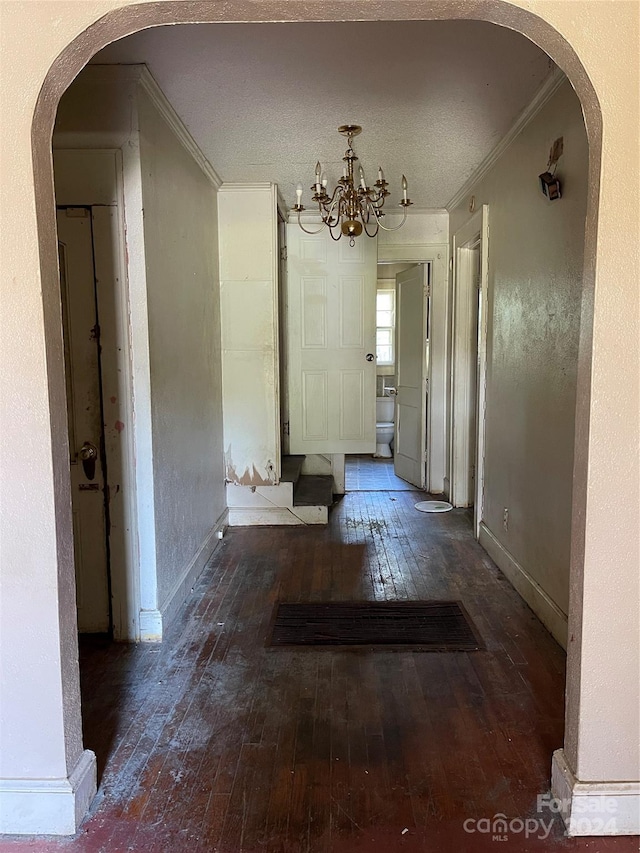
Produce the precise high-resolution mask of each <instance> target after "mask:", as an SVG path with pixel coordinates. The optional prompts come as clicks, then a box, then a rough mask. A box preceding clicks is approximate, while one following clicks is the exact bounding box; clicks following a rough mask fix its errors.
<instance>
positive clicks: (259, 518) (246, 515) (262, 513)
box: [229, 506, 329, 527]
mask: <svg viewBox="0 0 640 853" xmlns="http://www.w3.org/2000/svg"><path fill="white" fill-rule="evenodd" d="M328 512H329V511H328V509H327V507H326V506H323V507H316V506H294V507H284V506H271V507H230V508H229V527H290V526H292V525H299V526H302V525H307V524H326V523H327V520H328Z"/></svg>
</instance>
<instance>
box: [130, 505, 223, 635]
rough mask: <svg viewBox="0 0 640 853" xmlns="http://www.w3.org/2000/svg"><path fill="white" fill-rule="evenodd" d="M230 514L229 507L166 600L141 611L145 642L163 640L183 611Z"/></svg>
mask: <svg viewBox="0 0 640 853" xmlns="http://www.w3.org/2000/svg"><path fill="white" fill-rule="evenodd" d="M228 518H229V510H227V509H225V511H224V512H223V513H222V515H221V516H220V518H219V519H218V520H217V521H216V523H215V524H214V526H213V527H212V528H211V530H210V531H209V533H208V535H207V537H206V539H205V540H204V542H203V543H202V545H201V546H200V548H198V551H197V553H196V554H195V556H194V557H193V559H192V560H191V561H190V562H189V564H188V565H187V566H186V567H185V568H184V570H183V571H182V572H181V574H180V576H179V577H178V579H177V580H176V582H175V583H174V585H173V587H172V588H171V590H170V592H169V594H168V595H167V597H166V598H165V600H164V602H163V604H161V605H160V607H158V608H157V609H154V610H141V611H140V640H141V641H142V642H143V643H159V642H161V641H162V635H163V631H164V629H165V628H166V626H167V625H169V624H170V623H171V621H172V620H173V619H174V617H175V616H176V615H177V613H178V612H179V610H180V608H181V607H182V605H183V604H184V602H185V601H186V599H187V596H188V595H189V594H190V592H191V590H192V588H193V586H194V584H195V582H196V581H197V580H198V578H199V577H200V575H201V573H202V570H203V569H204V567H205V566H206V564H207V562H208V560H209V558H210V557H211V555H212V554H213V552H214V551H215V549H216V548H217V546H218V545H219V543H220V539H219V537H218V533H219V531H224V528H225V527H226V526H227V524H228V523H229V521H228Z"/></svg>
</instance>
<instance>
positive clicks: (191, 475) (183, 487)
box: [138, 90, 225, 617]
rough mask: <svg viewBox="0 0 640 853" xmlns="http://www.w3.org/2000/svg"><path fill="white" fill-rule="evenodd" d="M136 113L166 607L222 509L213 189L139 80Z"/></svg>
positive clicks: (161, 595)
mask: <svg viewBox="0 0 640 853" xmlns="http://www.w3.org/2000/svg"><path fill="white" fill-rule="evenodd" d="M138 120H139V127H140V162H141V173H142V204H143V210H144V242H145V258H146V284H147V300H148V301H147V305H148V318H149V355H150V373H151V417H152V444H153V481H154V496H155V525H156V536H155V539H156V572H157V607H158V609H159V610H160V611H161V612H162V613H163V615H164V616H165V617H166V616H167V612H166V611H167V608H170V607H173V608H175V607H177V606H179V605H180V603H181V602H182V600H183V598H184V594H185V592H186V590H182V591H180V590H179V589H177V587H179V586H180V585H181V584H184V581H185V578H186V576H187V575H188V574H189V573H190V570H191V569H192V563H193V561H194V560H198V559H199V560H200V566H199V568H200V569H201V568H202V558H204V559H206V558H207V557H208V556H209V554H210V552H211V551H212V550H213V546H214V540H213V539H212V533H213V532H214V528H215V527H216V525H217V524H218V521H219V519H220V517H221V516H222V515H223V513H224V509H225V495H224V473H223V464H222V460H223V454H222V393H221V371H220V308H219V281H218V257H217V210H216V192H215V189H214V187H213V186H212V185H211V182H210V180H209V178H208V177H207V176H206V175H205V174H204V173H203V171H202V169H201V168H200V165H199V164H198V163H196V162H195V160H194V159H193V157H192V156H191V155H190V154H189V153H188V152H187V151H186V150H185V148H184V146H183V144H182V143H181V141H180V140H179V139H178V138H177V137H176V135H175V133H174V132H173V130H172V129H171V128H170V127H169V125H168V124H167V122H166V121H165V119H164V118H163V117H162V116H161V115H160V113H159V112H158V109H157V107H156V106H155V105H154V103H153V102H152V101H151V99H150V98H149V96H148V94H147V93H146V92H144V91H143V90H139V92H138ZM200 552H203V553H200ZM205 552H206V553H205ZM196 571H197V569H196ZM174 597H175V598H177V600H176V601H174Z"/></svg>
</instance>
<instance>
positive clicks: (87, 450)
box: [58, 207, 110, 632]
mask: <svg viewBox="0 0 640 853" xmlns="http://www.w3.org/2000/svg"><path fill="white" fill-rule="evenodd" d="M58 241H59V253H60V284H61V292H62V319H63V328H64V345H65V371H66V378H67V409H68V423H69V452H70V460H69V461H70V467H71V497H72V511H73V530H74V552H75V565H76V599H77V605H78V629H79V630H80V631H84V632H100V631H108V630H109V622H110V620H109V589H108V579H107V547H106V520H105V503H104V501H105V491H104V485H105V481H104V469H103V464H102V452H101V447H102V441H101V437H102V436H101V434H102V406H101V396H100V363H99V329H98V322H97V312H96V289H95V276H94V256H93V237H92V227H91V211H90V209H89V208H85V207H73V208H61V209H59V210H58Z"/></svg>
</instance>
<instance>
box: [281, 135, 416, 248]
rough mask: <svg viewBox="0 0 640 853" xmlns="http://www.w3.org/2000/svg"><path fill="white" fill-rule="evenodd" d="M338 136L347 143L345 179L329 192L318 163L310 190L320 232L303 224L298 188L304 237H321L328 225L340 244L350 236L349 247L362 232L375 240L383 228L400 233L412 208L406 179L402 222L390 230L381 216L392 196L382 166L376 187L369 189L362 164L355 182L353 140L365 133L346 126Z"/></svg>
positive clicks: (299, 194) (297, 206) (298, 194)
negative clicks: (320, 223)
mask: <svg viewBox="0 0 640 853" xmlns="http://www.w3.org/2000/svg"><path fill="white" fill-rule="evenodd" d="M338 133H340V134H341V135H342V136H345V137H346V138H347V143H348V147H347V150H346V151H345V154H344V157H343V158H342V160H343V163H344V166H343V169H342V177H341V178H340V180H339V181H338V183H337V184H336V186H335V187H334V189H333V191H332V192H331V193H328V192H327V184H328V181H327V177H326V175H325V173H324V172H323V171H322V166H321V165H320V161H319V160H318V162H317V163H316V176H315V183H314V185H313V186H312V187H311V189H312V190H313V193H314V195H313V201H315V202H317V203H318V213H319V214H320V219H321V220H322V225H321V226H320V228H318V229H317V230H314V231H310V230H309V229H307V228H305V227H304V225H303V224H302V220H301V218H300V213H301V212H302V211H303V210H304V207H303V206H302V186H301V185H300V184H299V185H298V187H297V189H296V199H297V201H296V204H295V205H294V207H293V209H294V210H295V211H296V213H297V214H298V225H299V226H300V228H301V229H302V230H303V231H304V232H305V234H319V233H320V232H321V231H322V230H323V228H324V226H325V225H326V227H327V228H328V229H329V236H330V237H331V239H332V240H336V241H337V240H340V238H341V237H348V239H349V245H350V246H355V241H356V237H359V236H360V235H361V234H362V233H363V232H364V233H365V234H366V235H367V237H375V236H376V234H377V233H378V231H379V229H380V228H382V230H383V231H397V230H398V228H401V227H402V226H403V225H404V223H405V222H406V219H407V208H408V207H409V206H410V205H411V200H410V199H408V198H407V179H406V178H405V176H404V175H403V176H402V189H403V193H404V198H403V200H402V201H401V202H400V206H401V207H402V208H404V215H403V217H402V222H400V223H399V224H398V225H396V226H395V227H394V228H387V227H386V226H385V225H383V224H382V217H383V216H384V213H383V211H382V208H383V207H384V203H385V201H386V198H387V196H388V195H389V190H388V189H387V186H388V184H387V182H386V181H385V179H384V172H383V171H382V166H379V167H378V180H377V181H376V182H375V184H373V186H371V187H368V186H367V181H366V178H365V174H364V169H363V168H362V166H361V165H358V178H357V179H356V176H355V170H356V169H355V167H356V163H357V162H358V157H357V155H356V153H355V151H354V150H353V137H354V136H358V135H359V134H360V133H362V128H361V127H360V125H357V124H343V125H341V126H340V127H339V128H338ZM358 181H359V184H360V185H359V186H358Z"/></svg>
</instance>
